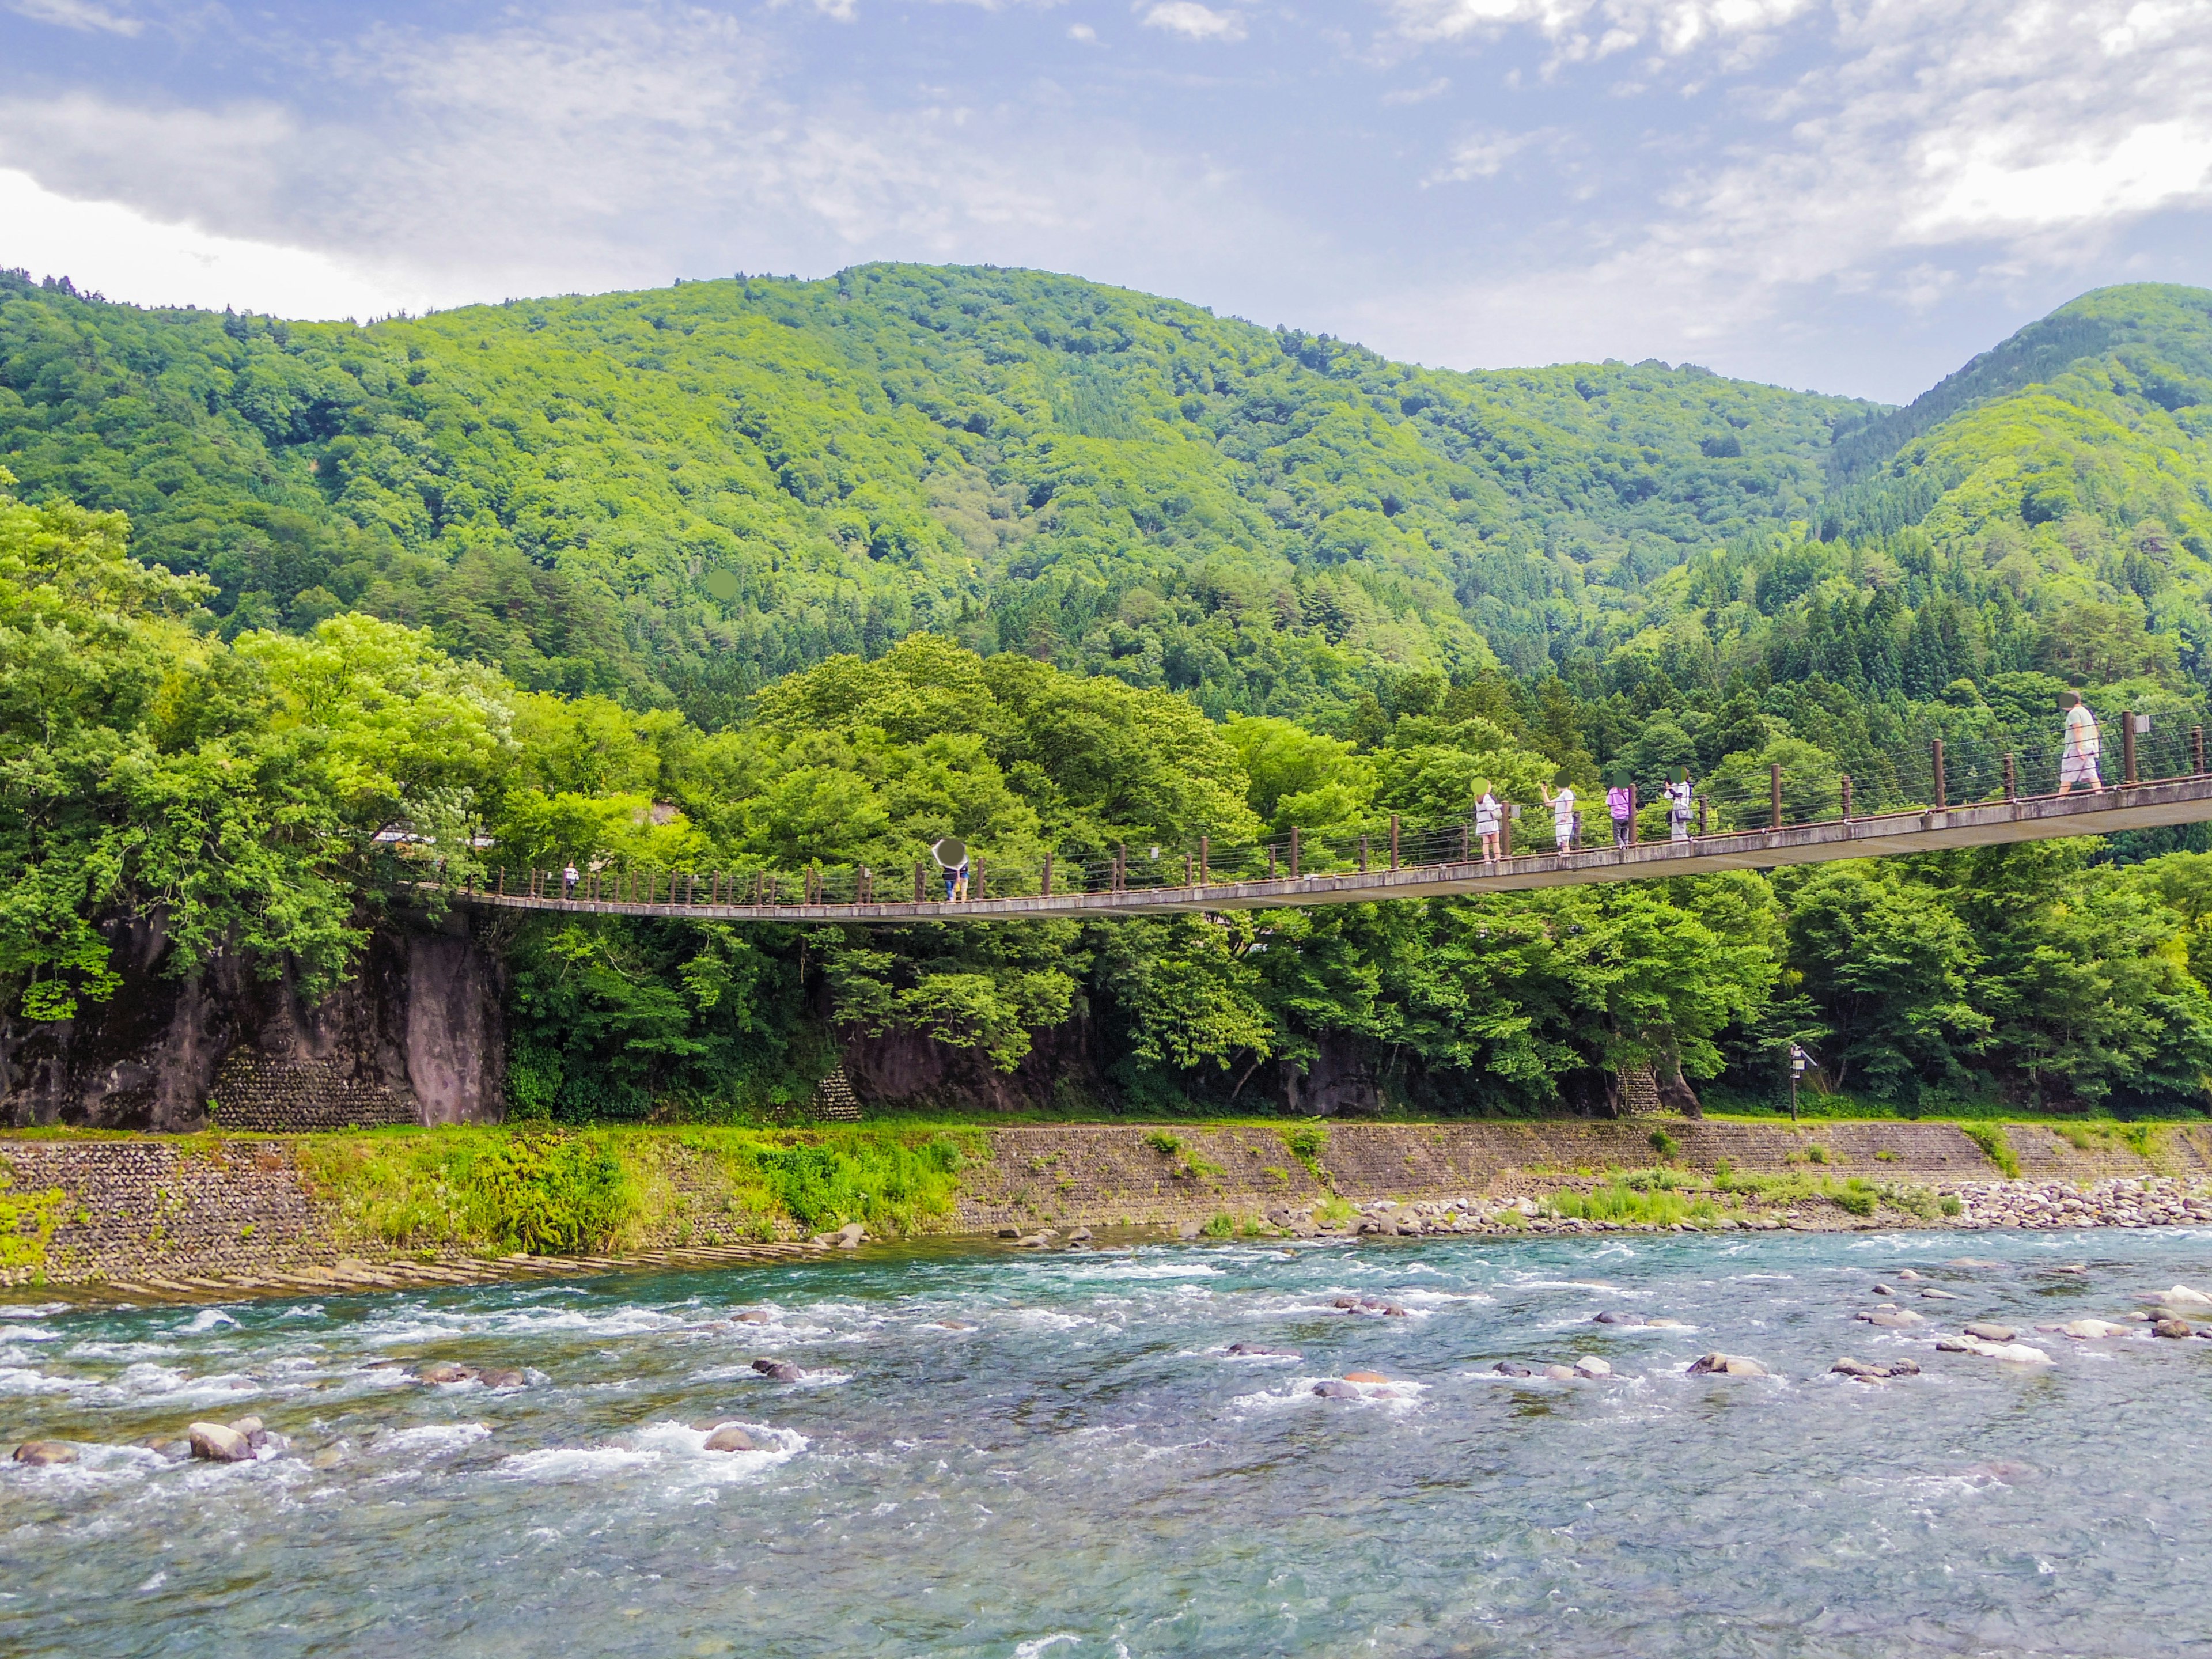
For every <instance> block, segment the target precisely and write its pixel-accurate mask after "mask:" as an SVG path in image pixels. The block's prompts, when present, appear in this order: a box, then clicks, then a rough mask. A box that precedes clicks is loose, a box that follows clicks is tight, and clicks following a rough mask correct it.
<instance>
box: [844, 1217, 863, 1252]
mask: <svg viewBox="0 0 2212 1659" xmlns="http://www.w3.org/2000/svg"><path fill="white" fill-rule="evenodd" d="M867 1236H868V1230H867V1229H866V1228H865V1227H863V1226H862V1225H860V1223H859V1222H857V1221H848V1222H847V1223H846V1224H845V1225H843V1226H842V1227H840V1228H839V1229H838V1230H837V1232H836V1245H837V1248H838V1249H841V1250H857V1249H860V1245H861V1243H862V1242H863V1241H864V1240H866V1237H867Z"/></svg>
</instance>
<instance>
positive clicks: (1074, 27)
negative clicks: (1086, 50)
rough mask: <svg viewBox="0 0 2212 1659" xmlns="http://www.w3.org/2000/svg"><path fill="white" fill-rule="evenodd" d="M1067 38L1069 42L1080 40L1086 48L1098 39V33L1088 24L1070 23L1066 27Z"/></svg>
mask: <svg viewBox="0 0 2212 1659" xmlns="http://www.w3.org/2000/svg"><path fill="white" fill-rule="evenodd" d="M1067 38H1068V39H1069V40H1080V41H1082V42H1084V43H1085V45H1086V46H1087V45H1089V44H1090V43H1091V41H1093V40H1097V38H1098V31H1097V29H1094V28H1092V27H1091V25H1090V24H1088V23H1070V24H1069V25H1068V26H1067Z"/></svg>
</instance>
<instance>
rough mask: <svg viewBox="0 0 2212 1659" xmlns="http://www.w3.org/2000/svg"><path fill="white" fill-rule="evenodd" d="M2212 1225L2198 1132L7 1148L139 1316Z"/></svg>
mask: <svg viewBox="0 0 2212 1659" xmlns="http://www.w3.org/2000/svg"><path fill="white" fill-rule="evenodd" d="M2205 1221H2212V1127H2207V1126H2197V1125H2184V1124H2177V1125H2166V1126H2149V1127H2144V1126H2130V1125H2102V1126H2100V1125H2093V1124H2090V1125H2076V1124H2064V1125H2059V1126H2055V1127H2054V1126H2051V1125H2048V1124H2019V1123H2015V1124H2007V1125H1987V1124H1978V1123H1975V1124H1966V1125H1960V1124H1955V1123H1942V1122H1937V1123H1930V1122H1922V1123H1905V1122H1894V1121H1873V1122H1838V1121H1824V1122H1820V1123H1817V1124H1811V1123H1808V1124H1802V1125H1790V1124H1784V1123H1757V1122H1729V1121H1684V1120H1679V1119H1648V1118H1647V1119H1635V1120H1626V1121H1595V1122H1584V1121H1573V1122H1540V1123H1528V1122H1512V1123H1497V1122H1492V1123H1465V1122H1455V1123H1433V1124H1393V1123H1331V1124H1327V1125H1323V1124H1320V1123H1314V1122H1304V1121H1297V1122H1275V1123H1257V1122H1255V1123H1246V1124H1242V1125H1229V1126H1205V1127H1192V1126H1185V1125H1176V1126H1166V1125H1152V1126H1148V1125H1128V1124H1070V1125H1054V1126H1040V1127H1011V1128H1003V1129H981V1128H973V1127H940V1126H931V1125H927V1124H923V1125H899V1124H896V1123H892V1124H860V1125H825V1126H821V1127H815V1128H811V1129H804V1130H781V1131H776V1130H738V1129H730V1130H723V1129H697V1128H685V1129H672V1130H657V1129H623V1130H599V1131H590V1132H582V1133H573V1134H566V1135H560V1136H553V1135H548V1134H544V1133H537V1134H532V1133H523V1132H519V1131H507V1130H498V1129H472V1128H459V1129H445V1130H435V1131H413V1130H391V1131H380V1132H374V1133H353V1134H328V1135H299V1136H269V1137H252V1136H227V1137H222V1136H213V1135H208V1136H195V1137H184V1138H168V1137H128V1136H71V1135H55V1134H45V1135H32V1136H17V1137H0V1279H4V1281H5V1283H6V1284H7V1285H11V1286H15V1287H18V1288H21V1287H29V1286H39V1285H46V1286H67V1285H82V1286H86V1287H93V1286H100V1285H106V1286H110V1287H113V1288H115V1289H117V1290H118V1291H126V1287H127V1291H126V1293H139V1294H158V1295H161V1296H192V1297H208V1296H213V1295H217V1294H222V1293H228V1292H231V1291H238V1292H240V1293H251V1292H252V1291H262V1292H263V1293H295V1292H297V1291H301V1290H302V1289H315V1288H324V1289H327V1288H337V1287H339V1286H341V1285H345V1284H351V1285H356V1286H358V1287H359V1288H364V1289H367V1288H378V1287H390V1286H392V1285H403V1284H435V1283H441V1282H476V1281H480V1280H482V1279H487V1278H496V1277H504V1276H509V1275H517V1274H526V1273H569V1274H584V1273H605V1272H611V1271H617V1270H620V1269H623V1268H628V1267H655V1266H670V1265H684V1264H697V1265H705V1264H707V1263H708V1262H712V1261H775V1260H779V1259H782V1258H783V1257H784V1256H785V1255H787V1253H788V1252H791V1251H793V1250H806V1249H819V1248H823V1246H820V1245H815V1244H812V1243H810V1241H811V1240H813V1239H815V1238H817V1237H821V1236H823V1235H825V1234H827V1233H828V1232H829V1231H832V1230H834V1229H836V1228H838V1227H840V1226H842V1225H845V1224H848V1223H858V1224H859V1225H860V1228H861V1230H862V1231H863V1232H865V1233H866V1235H867V1236H869V1237H875V1238H889V1237H915V1236H921V1235H929V1234H963V1233H966V1234H980V1235H990V1236H994V1237H995V1236H999V1235H1002V1234H1012V1236H1013V1237H1015V1239H1016V1240H1017V1241H1019V1240H1024V1239H1027V1240H1034V1241H1036V1242H1037V1245H1039V1246H1043V1245H1050V1244H1055V1243H1064V1242H1065V1241H1066V1239H1067V1238H1068V1237H1070V1236H1071V1235H1072V1234H1074V1233H1076V1232H1079V1231H1092V1232H1094V1233H1104V1232H1113V1233H1127V1234H1129V1235H1131V1236H1144V1235H1147V1234H1151V1233H1155V1232H1158V1231H1162V1230H1165V1231H1169V1232H1170V1233H1181V1234H1183V1235H1186V1236H1200V1235H1204V1236H1209V1237H1232V1236H1236V1237H1261V1236H1268V1235H1297V1234H1305V1235H1309V1236H1326V1235H1332V1234H1340V1235H1356V1234H1358V1233H1359V1232H1361V1231H1363V1230H1364V1231H1365V1232H1367V1233H1369V1234H1370V1235H1371V1234H1378V1233H1387V1234H1393V1235H1395V1234H1412V1233H1421V1234H1429V1233H1443V1232H1449V1233H1484V1232H1496V1233H1507V1232H1553V1231H1559V1232H1568V1233H1572V1232H1604V1231H1620V1230H1632V1231H1634V1230H1644V1231H1648V1230H1652V1229H1662V1228H1663V1229H1673V1228H1697V1229H1705V1228H1712V1229H1719V1230H1723V1231H1729V1230H1744V1231H1761V1230H1772V1229H1778V1228H1784V1227H1787V1228H1795V1229H1797V1230H1799V1231H1827V1230H1835V1229H1854V1228H1862V1229H1863V1228H1872V1227H1885V1228H1897V1227H1926V1226H1954V1227H1974V1226H2005V1225H2034V1226H2096V1225H2112V1226H2142V1225H2164V1224H2188V1223H2194V1222H2205Z"/></svg>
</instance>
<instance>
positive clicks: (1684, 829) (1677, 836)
mask: <svg viewBox="0 0 2212 1659" xmlns="http://www.w3.org/2000/svg"><path fill="white" fill-rule="evenodd" d="M1664 793H1665V794H1666V797H1667V829H1668V840H1670V841H1687V840H1689V838H1690V801H1691V798H1692V787H1691V783H1690V775H1689V773H1688V772H1686V771H1681V770H1678V771H1677V772H1676V773H1675V774H1674V780H1673V781H1672V782H1670V783H1668V786H1667V787H1666V790H1665V792H1664Z"/></svg>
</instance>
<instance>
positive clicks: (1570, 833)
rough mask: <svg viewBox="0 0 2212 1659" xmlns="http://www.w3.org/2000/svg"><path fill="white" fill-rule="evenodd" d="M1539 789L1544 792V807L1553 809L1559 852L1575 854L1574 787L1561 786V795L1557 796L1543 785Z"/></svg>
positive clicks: (1566, 784)
mask: <svg viewBox="0 0 2212 1659" xmlns="http://www.w3.org/2000/svg"><path fill="white" fill-rule="evenodd" d="M1537 787H1538V788H1539V789H1542V790H1543V795H1544V805H1547V806H1548V807H1550V808H1551V809H1552V836H1553V840H1555V841H1556V842H1559V850H1560V851H1561V852H1562V853H1571V852H1573V851H1574V850H1575V788H1574V786H1573V785H1572V784H1571V783H1563V784H1561V785H1560V786H1559V793H1558V794H1556V795H1555V794H1553V793H1552V792H1551V791H1550V790H1549V789H1545V788H1544V787H1543V786H1542V785H1541V784H1539V785H1538V786H1537Z"/></svg>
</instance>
